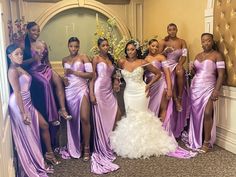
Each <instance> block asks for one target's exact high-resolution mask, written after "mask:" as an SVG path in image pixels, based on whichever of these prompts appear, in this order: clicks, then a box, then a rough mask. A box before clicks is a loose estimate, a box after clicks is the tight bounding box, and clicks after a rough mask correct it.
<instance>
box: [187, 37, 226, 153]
mask: <svg viewBox="0 0 236 177" xmlns="http://www.w3.org/2000/svg"><path fill="white" fill-rule="evenodd" d="M213 42H214V41H213V38H212V36H211V35H204V36H202V38H201V44H202V48H203V51H202V52H201V53H199V54H197V56H196V57H195V60H198V61H199V62H203V61H205V60H211V61H213V62H218V61H224V58H223V57H222V55H221V54H220V53H219V52H217V51H215V50H214V49H213V48H212V46H213ZM195 69H196V68H194V65H193V64H190V66H189V70H190V72H191V73H192V74H195ZM224 75H225V69H224V68H217V80H216V84H215V88H214V90H213V92H212V94H211V97H210V99H209V100H208V102H207V105H206V108H205V112H204V122H203V127H204V137H205V139H204V143H203V146H202V149H203V150H204V151H207V150H208V148H209V141H210V140H211V130H212V126H213V112H214V109H213V102H215V101H217V100H218V98H219V93H220V88H221V86H222V83H223V80H224Z"/></svg>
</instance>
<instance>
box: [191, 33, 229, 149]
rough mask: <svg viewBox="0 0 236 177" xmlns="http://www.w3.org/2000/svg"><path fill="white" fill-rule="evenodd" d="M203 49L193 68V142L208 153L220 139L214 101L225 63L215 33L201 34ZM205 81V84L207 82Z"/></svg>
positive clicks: (219, 86)
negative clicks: (218, 49)
mask: <svg viewBox="0 0 236 177" xmlns="http://www.w3.org/2000/svg"><path fill="white" fill-rule="evenodd" d="M201 44H202V48H203V52H201V53H199V54H197V56H196V57H195V60H194V62H193V64H190V66H189V69H190V71H191V73H192V74H194V77H193V80H192V83H191V87H190V94H191V95H190V96H191V113H190V128H189V145H190V148H192V149H199V148H200V152H202V153H206V152H207V151H208V150H209V148H211V147H212V146H213V144H214V142H215V139H216V122H215V112H214V111H215V110H214V104H215V101H217V100H218V97H219V93H220V88H221V85H222V82H223V79H224V73H225V62H224V59H223V57H222V55H221V54H220V53H219V52H218V51H217V50H216V49H217V47H216V45H215V43H214V40H213V35H212V34H210V33H203V34H202V35H201ZM203 83H204V84H203Z"/></svg>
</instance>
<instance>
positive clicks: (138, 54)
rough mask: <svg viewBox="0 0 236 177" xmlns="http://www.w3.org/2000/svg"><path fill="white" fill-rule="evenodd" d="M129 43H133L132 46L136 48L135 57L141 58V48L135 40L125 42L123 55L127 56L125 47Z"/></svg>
mask: <svg viewBox="0 0 236 177" xmlns="http://www.w3.org/2000/svg"><path fill="white" fill-rule="evenodd" d="M130 44H131V45H133V46H134V47H135V48H136V53H137V58H138V59H143V56H142V51H141V48H140V46H139V44H138V42H137V41H135V40H130V41H129V42H127V44H126V45H125V56H126V58H128V53H127V47H128V45H130Z"/></svg>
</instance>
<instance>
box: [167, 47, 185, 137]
mask: <svg viewBox="0 0 236 177" xmlns="http://www.w3.org/2000/svg"><path fill="white" fill-rule="evenodd" d="M183 50H184V49H176V50H174V51H173V52H171V53H168V54H167V61H168V63H169V67H170V72H171V80H172V87H173V88H174V87H175V88H176V87H177V85H176V74H175V68H176V66H177V65H178V62H179V59H180V57H181V56H182V54H183ZM188 92H189V90H188V88H187V86H186V84H185V86H184V90H183V95H182V108H183V110H182V111H181V112H178V111H177V110H176V105H175V102H174V101H173V102H172V104H173V108H172V109H173V114H172V115H171V118H170V129H171V132H172V133H173V135H174V136H175V137H176V138H178V137H180V135H181V133H182V131H183V130H184V127H185V126H186V125H187V119H188V118H189V111H190V106H189V93H188Z"/></svg>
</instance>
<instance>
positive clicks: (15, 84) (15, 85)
mask: <svg viewBox="0 0 236 177" xmlns="http://www.w3.org/2000/svg"><path fill="white" fill-rule="evenodd" d="M8 80H9V82H10V84H11V87H12V89H13V92H14V94H15V97H16V104H17V106H18V108H19V110H20V114H21V116H22V119H23V121H24V123H25V124H26V125H29V124H30V117H29V115H28V113H27V112H26V111H25V109H24V104H23V99H22V96H21V90H20V84H19V73H18V71H17V70H16V69H15V68H10V69H9V70H8Z"/></svg>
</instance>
